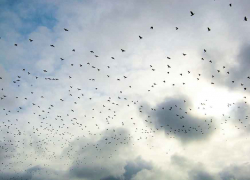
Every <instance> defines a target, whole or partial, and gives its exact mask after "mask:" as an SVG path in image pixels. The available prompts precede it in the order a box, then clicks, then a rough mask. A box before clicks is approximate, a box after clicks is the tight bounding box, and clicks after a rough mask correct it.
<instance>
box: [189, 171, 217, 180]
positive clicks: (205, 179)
mask: <svg viewBox="0 0 250 180" xmlns="http://www.w3.org/2000/svg"><path fill="white" fill-rule="evenodd" d="M189 178H190V179H192V180H216V179H215V177H214V176H212V175H211V174H209V173H208V172H206V171H204V170H200V169H193V170H191V171H190V172H189Z"/></svg>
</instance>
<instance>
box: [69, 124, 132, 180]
mask: <svg viewBox="0 0 250 180" xmlns="http://www.w3.org/2000/svg"><path fill="white" fill-rule="evenodd" d="M130 145H131V144H130V135H129V133H128V131H127V130H125V129H123V128H118V129H112V130H109V131H106V132H104V133H103V134H102V136H101V138H100V139H99V140H98V141H96V142H93V141H91V140H90V139H80V140H79V141H76V142H73V143H72V147H74V149H78V151H76V153H75V154H73V157H77V159H76V160H75V161H74V162H73V164H72V166H71V168H70V172H69V174H70V176H72V177H77V178H87V179H102V178H106V177H115V178H116V177H118V178H119V177H122V174H123V173H124V166H125V165H126V160H124V159H123V157H124V156H125V155H126V153H129V151H130V149H129V147H130ZM107 159H108V160H107Z"/></svg>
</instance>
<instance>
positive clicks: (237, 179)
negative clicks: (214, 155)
mask: <svg viewBox="0 0 250 180" xmlns="http://www.w3.org/2000/svg"><path fill="white" fill-rule="evenodd" d="M219 175H220V177H221V179H222V180H250V165H249V163H246V164H242V165H231V166H229V167H226V168H225V169H224V170H223V171H222V172H220V173H219Z"/></svg>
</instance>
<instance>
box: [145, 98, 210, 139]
mask: <svg viewBox="0 0 250 180" xmlns="http://www.w3.org/2000/svg"><path fill="white" fill-rule="evenodd" d="M184 100H185V101H186V102H184ZM190 107H191V105H190V104H189V100H188V98H186V97H179V98H168V99H166V100H164V101H163V102H162V103H160V104H158V105H157V106H156V108H151V111H150V112H149V110H147V114H148V115H150V116H152V117H150V118H149V120H148V121H152V122H153V124H154V126H155V127H156V128H157V129H163V130H164V131H165V133H166V135H174V136H175V137H177V138H179V139H180V140H181V141H182V142H189V141H196V140H201V139H205V138H207V137H208V136H209V135H210V134H211V133H212V132H213V130H214V125H213V122H211V118H209V117H205V118H203V119H201V118H198V117H194V116H192V115H191V114H190V111H191V110H190V109H191V108H190ZM163 108H164V109H163Z"/></svg>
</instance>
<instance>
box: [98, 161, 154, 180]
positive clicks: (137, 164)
mask: <svg viewBox="0 0 250 180" xmlns="http://www.w3.org/2000/svg"><path fill="white" fill-rule="evenodd" d="M124 169H125V173H124V174H123V176H122V177H120V178H115V177H111V176H110V177H106V178H104V179H102V180H131V179H132V178H133V177H134V176H135V175H136V174H137V173H138V172H140V171H141V170H143V169H148V170H151V169H152V165H151V163H149V162H146V161H144V160H143V159H142V158H141V157H138V158H136V159H135V160H134V161H129V162H128V163H127V164H126V166H125V167H124Z"/></svg>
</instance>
